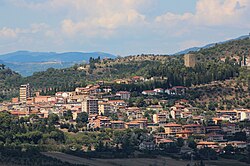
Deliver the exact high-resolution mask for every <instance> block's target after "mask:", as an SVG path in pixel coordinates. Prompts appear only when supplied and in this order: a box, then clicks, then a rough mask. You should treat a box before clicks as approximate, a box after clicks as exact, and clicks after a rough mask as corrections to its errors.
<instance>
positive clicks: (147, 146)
mask: <svg viewBox="0 0 250 166" xmlns="http://www.w3.org/2000/svg"><path fill="white" fill-rule="evenodd" d="M155 147H156V145H155V144H154V142H145V141H144V142H142V143H140V145H139V149H140V150H155Z"/></svg>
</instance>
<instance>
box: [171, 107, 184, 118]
mask: <svg viewBox="0 0 250 166" xmlns="http://www.w3.org/2000/svg"><path fill="white" fill-rule="evenodd" d="M181 113H182V111H181V110H179V109H176V110H171V111H170V115H171V117H172V118H173V119H178V118H181Z"/></svg>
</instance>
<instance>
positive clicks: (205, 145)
mask: <svg viewBox="0 0 250 166" xmlns="http://www.w3.org/2000/svg"><path fill="white" fill-rule="evenodd" d="M203 148H212V149H214V150H219V148H220V147H219V144H218V143H217V142H213V141H210V142H209V141H201V142H198V143H197V149H203Z"/></svg>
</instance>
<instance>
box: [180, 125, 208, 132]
mask: <svg viewBox="0 0 250 166" xmlns="http://www.w3.org/2000/svg"><path fill="white" fill-rule="evenodd" d="M183 130H187V131H191V132H192V133H193V134H204V133H205V128H204V127H203V126H202V125H199V124H188V125H184V126H183Z"/></svg>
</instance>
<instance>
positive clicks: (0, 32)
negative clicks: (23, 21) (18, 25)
mask: <svg viewBox="0 0 250 166" xmlns="http://www.w3.org/2000/svg"><path fill="white" fill-rule="evenodd" d="M19 31H20V30H19V29H11V28H7V27H3V28H2V29H0V37H4V38H16V37H17V34H18V32H19Z"/></svg>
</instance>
